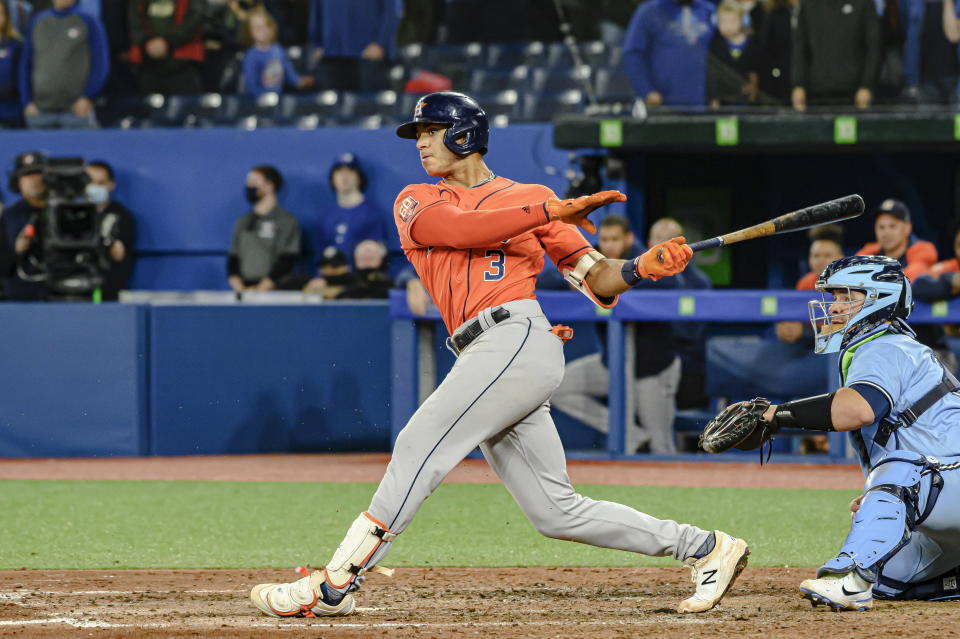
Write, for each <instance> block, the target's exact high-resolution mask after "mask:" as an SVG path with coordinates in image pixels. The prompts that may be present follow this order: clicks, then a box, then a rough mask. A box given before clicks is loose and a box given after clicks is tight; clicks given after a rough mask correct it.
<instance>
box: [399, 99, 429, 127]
mask: <svg viewBox="0 0 960 639" xmlns="http://www.w3.org/2000/svg"><path fill="white" fill-rule="evenodd" d="M424 95H426V94H424V93H404V94H403V95H401V96H400V106H399V107H398V113H399V115H400V119H401V120H403V121H404V122H406V121H407V120H408V119H410V114H411V113H413V109H414V107H416V106H417V101H418V100H420V98H422V97H423V96H424Z"/></svg>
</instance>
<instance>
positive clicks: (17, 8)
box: [6, 0, 49, 33]
mask: <svg viewBox="0 0 960 639" xmlns="http://www.w3.org/2000/svg"><path fill="white" fill-rule="evenodd" d="M6 5H7V7H6V8H7V10H8V14H9V16H10V22H11V24H12V25H13V28H14V30H15V31H16V32H17V33H26V32H27V30H28V29H29V28H30V20H32V19H33V10H34V7H33V5H32V4H30V2H28V1H27V0H7V2H6ZM48 8H49V7H48Z"/></svg>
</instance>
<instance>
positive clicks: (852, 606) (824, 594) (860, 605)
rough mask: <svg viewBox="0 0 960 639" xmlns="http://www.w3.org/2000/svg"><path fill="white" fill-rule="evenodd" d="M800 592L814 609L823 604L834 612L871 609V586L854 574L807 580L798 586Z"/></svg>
mask: <svg viewBox="0 0 960 639" xmlns="http://www.w3.org/2000/svg"><path fill="white" fill-rule="evenodd" d="M800 592H801V593H802V594H803V598H804V599H809V600H810V603H811V604H812V605H813V606H814V607H816V606H818V605H820V604H824V605H827V606H830V607H831V608H832V609H833V610H834V611H840V610H858V611H863V610H870V608H872V607H873V584H872V583H870V582H869V581H865V580H864V579H862V578H861V577H860V575H858V574H857V573H856V572H848V573H847V574H845V575H827V576H824V577H820V578H819V579H807V580H806V581H804V582H803V583H801V584H800Z"/></svg>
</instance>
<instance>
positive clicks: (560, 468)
mask: <svg viewBox="0 0 960 639" xmlns="http://www.w3.org/2000/svg"><path fill="white" fill-rule="evenodd" d="M480 450H481V451H483V454H484V456H485V457H486V458H487V461H488V462H489V463H490V466H491V468H493V470H494V472H496V473H497V475H498V476H499V477H500V479H501V480H502V481H503V483H504V485H505V486H506V487H507V490H509V491H510V494H511V495H513V498H514V499H515V500H516V501H517V504H518V505H519V506H520V508H521V510H523V512H524V514H525V515H526V516H527V518H529V519H530V522H531V523H532V524H533V525H534V527H535V528H536V529H537V531H539V532H540V533H541V534H543V535H545V536H547V537H552V538H554V539H565V540H568V541H578V542H580V543H584V544H590V545H592V546H600V547H603V548H616V549H618V550H628V551H630V552H636V553H641V554H644V555H651V556H656V557H662V556H666V555H672V556H673V557H675V558H676V559H680V560H683V561H684V562H685V563H687V564H688V565H689V566H691V568H692V570H693V573H694V580H695V583H696V584H697V592H696V593H695V594H694V595H693V596H692V597H690V598H689V599H687V600H685V601H683V602H681V604H680V606H679V607H678V610H679V611H680V612H703V611H705V610H709V609H710V608H712V607H713V606H715V605H716V604H717V603H718V602H719V601H720V598H721V597H723V595H724V594H725V593H726V591H727V588H729V587H730V584H732V583H733V581H734V580H735V579H736V577H737V575H739V574H740V571H742V570H743V568H744V567H745V566H746V557H747V554H749V551H748V549H747V544H746V542H744V541H743V540H740V539H735V538H733V537H730V536H729V535H726V534H724V533H721V532H719V531H718V532H716V533H711V532H709V531H706V530H702V529H700V528H697V527H696V526H692V525H690V524H681V523H677V522H675V521H671V520H664V519H657V518H656V517H653V516H651V515H648V514H646V513H642V512H640V511H638V510H635V509H634V508H631V507H629V506H625V505H623V504H618V503H614V502H609V501H599V500H595V499H590V498H589V497H584V496H583V495H580V494H579V493H577V491H576V490H574V488H573V486H572V485H571V484H570V478H569V477H568V476H567V471H566V458H565V456H564V452H563V445H562V444H561V442H560V437H559V435H557V429H556V427H555V426H554V424H553V420H552V419H551V418H550V410H549V405H548V404H544V405H542V406H540V407H539V408H537V409H536V410H534V411H533V412H532V413H530V414H529V415H527V417H525V418H524V419H523V420H521V421H520V422H519V423H517V424H516V425H515V426H514V427H513V428H510V429H507V430H505V431H503V432H501V433H499V434H497V435H495V436H493V437H492V438H490V439H488V440H487V441H486V442H484V443H483V444H481V445H480Z"/></svg>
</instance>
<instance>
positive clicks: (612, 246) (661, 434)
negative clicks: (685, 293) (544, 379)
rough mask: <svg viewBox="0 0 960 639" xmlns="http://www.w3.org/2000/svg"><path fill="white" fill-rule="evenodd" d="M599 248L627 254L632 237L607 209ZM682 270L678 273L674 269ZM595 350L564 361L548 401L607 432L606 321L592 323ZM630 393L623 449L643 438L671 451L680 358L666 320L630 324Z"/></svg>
mask: <svg viewBox="0 0 960 639" xmlns="http://www.w3.org/2000/svg"><path fill="white" fill-rule="evenodd" d="M599 237H600V242H599V246H598V247H597V248H598V249H599V251H600V252H601V253H603V254H604V255H605V256H607V257H609V258H612V259H626V260H629V259H632V258H633V257H634V256H635V255H636V254H637V253H636V251H635V250H634V248H633V247H634V237H633V233H632V232H631V230H630V223H629V222H628V221H627V219H626V218H625V217H623V216H621V215H617V214H615V213H613V214H610V215H607V216H606V217H605V218H603V221H602V222H601V223H600V232H599ZM680 275H682V273H681V274H680ZM681 284H682V282H681V279H680V278H678V277H677V276H673V277H665V278H663V279H661V280H659V281H657V282H654V281H653V280H650V281H649V284H648V285H646V286H645V288H649V289H673V288H678V287H679V286H680V285H681ZM597 332H598V336H599V338H600V342H601V351H600V352H599V353H596V354H594V355H587V356H586V357H581V358H579V359H576V360H574V361H572V362H569V363H568V364H567V368H566V372H565V373H564V377H563V383H561V385H560V387H559V388H557V390H556V391H555V392H554V395H553V398H552V400H551V401H552V402H553V405H554V406H555V407H556V408H558V409H560V410H562V411H563V412H565V413H567V414H568V415H570V416H572V417H575V418H577V419H579V420H580V421H582V422H584V423H585V424H587V425H588V426H590V427H591V428H594V429H596V430H598V431H600V432H604V433H605V432H607V424H608V421H607V420H608V418H609V411H608V409H607V407H606V405H605V404H604V403H603V402H602V401H601V398H603V397H605V396H607V395H608V393H609V374H608V371H607V363H606V339H607V331H606V324H598V325H597ZM634 342H635V346H636V351H635V353H636V354H635V358H634V399H635V400H636V409H635V410H636V412H635V419H636V420H637V421H636V422H633V420H631V421H630V422H628V427H627V435H626V442H625V443H626V448H625V450H626V452H627V453H633V452H635V451H636V450H637V448H638V447H639V446H641V445H642V444H644V443H645V441H649V444H650V452H652V453H660V454H670V453H675V452H676V450H677V449H676V443H675V441H674V436H673V418H674V414H675V412H676V405H675V396H676V394H677V388H678V386H679V383H680V366H681V365H680V358H679V357H678V355H677V352H676V348H675V345H674V341H673V335H672V332H671V327H670V324H668V323H666V322H640V323H638V324H637V325H636V329H635V340H634Z"/></svg>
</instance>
